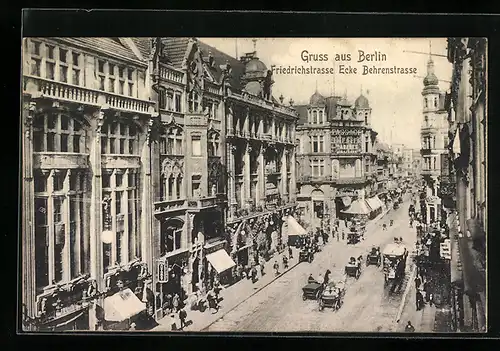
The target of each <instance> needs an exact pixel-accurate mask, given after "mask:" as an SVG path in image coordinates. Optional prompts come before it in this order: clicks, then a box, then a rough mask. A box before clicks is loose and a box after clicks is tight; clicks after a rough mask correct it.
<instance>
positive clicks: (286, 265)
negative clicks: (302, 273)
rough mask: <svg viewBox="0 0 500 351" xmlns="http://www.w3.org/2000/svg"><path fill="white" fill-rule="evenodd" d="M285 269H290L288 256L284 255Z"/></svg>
mask: <svg viewBox="0 0 500 351" xmlns="http://www.w3.org/2000/svg"><path fill="white" fill-rule="evenodd" d="M283 269H284V270H285V269H288V257H286V255H283Z"/></svg>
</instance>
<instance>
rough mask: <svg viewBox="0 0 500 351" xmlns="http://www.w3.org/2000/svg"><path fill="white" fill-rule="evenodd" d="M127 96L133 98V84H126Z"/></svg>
mask: <svg viewBox="0 0 500 351" xmlns="http://www.w3.org/2000/svg"><path fill="white" fill-rule="evenodd" d="M128 95H129V96H134V83H128Z"/></svg>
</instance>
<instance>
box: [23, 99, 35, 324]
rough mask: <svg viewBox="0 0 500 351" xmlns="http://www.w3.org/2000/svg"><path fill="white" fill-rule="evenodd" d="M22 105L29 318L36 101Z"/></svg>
mask: <svg viewBox="0 0 500 351" xmlns="http://www.w3.org/2000/svg"><path fill="white" fill-rule="evenodd" d="M26 100H27V101H24V103H23V111H22V116H23V123H22V138H23V139H22V164H23V185H22V187H23V197H22V203H23V211H22V218H23V222H22V241H21V243H22V255H23V256H22V272H21V274H22V277H23V281H22V284H23V286H22V303H23V305H24V306H25V307H26V313H27V315H28V316H30V317H33V316H35V314H36V303H35V295H36V292H35V289H36V285H35V232H34V222H35V219H34V218H35V216H34V186H33V139H32V135H33V133H32V128H33V118H34V117H35V112H36V102H35V101H31V98H30V97H28V98H26Z"/></svg>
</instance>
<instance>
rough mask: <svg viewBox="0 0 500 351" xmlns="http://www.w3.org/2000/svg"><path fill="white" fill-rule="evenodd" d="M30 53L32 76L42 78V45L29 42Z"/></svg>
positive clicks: (36, 42) (32, 41)
mask: <svg viewBox="0 0 500 351" xmlns="http://www.w3.org/2000/svg"><path fill="white" fill-rule="evenodd" d="M28 46H29V52H30V74H31V75H33V76H38V77H40V76H41V72H40V67H41V64H42V57H41V55H40V47H41V43H40V42H38V41H34V40H31V41H29V42H28Z"/></svg>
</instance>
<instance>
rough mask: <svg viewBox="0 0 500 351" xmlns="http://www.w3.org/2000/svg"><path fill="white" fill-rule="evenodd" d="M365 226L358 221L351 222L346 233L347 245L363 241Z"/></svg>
mask: <svg viewBox="0 0 500 351" xmlns="http://www.w3.org/2000/svg"><path fill="white" fill-rule="evenodd" d="M365 230H366V226H365V224H364V222H362V221H360V220H357V221H356V220H355V221H353V223H352V225H351V226H350V227H349V232H348V233H347V243H348V244H352V245H355V244H357V243H359V242H360V241H361V239H363V237H364V235H365Z"/></svg>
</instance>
